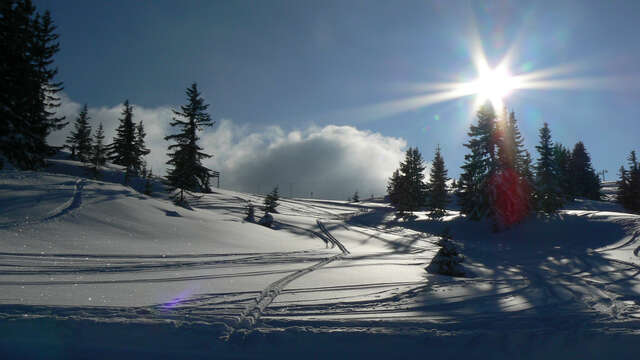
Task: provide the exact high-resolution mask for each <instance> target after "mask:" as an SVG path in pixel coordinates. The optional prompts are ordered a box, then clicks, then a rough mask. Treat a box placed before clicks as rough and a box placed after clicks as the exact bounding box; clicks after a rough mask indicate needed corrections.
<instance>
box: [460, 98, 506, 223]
mask: <svg viewBox="0 0 640 360" xmlns="http://www.w3.org/2000/svg"><path fill="white" fill-rule="evenodd" d="M477 118H478V124H477V125H471V127H470V130H469V132H468V135H469V138H470V139H469V141H468V142H467V143H466V144H464V146H465V147H466V148H468V149H469V151H470V153H468V154H466V155H465V156H464V160H465V161H464V164H463V165H462V174H461V175H460V180H459V182H458V189H459V191H458V198H459V201H460V206H461V212H462V213H463V214H465V215H467V216H468V217H469V219H471V220H480V219H482V218H485V217H487V216H488V215H490V202H489V196H488V195H489V194H488V185H489V178H490V176H491V175H492V174H493V173H494V172H495V170H496V168H497V161H496V151H495V150H496V149H495V143H494V136H495V119H496V114H495V111H494V109H493V106H492V105H491V103H489V102H487V103H485V104H484V105H483V106H482V107H481V108H480V109H479V110H478V112H477Z"/></svg>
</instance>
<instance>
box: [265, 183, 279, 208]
mask: <svg viewBox="0 0 640 360" xmlns="http://www.w3.org/2000/svg"><path fill="white" fill-rule="evenodd" d="M278 200H280V194H279V193H278V187H277V186H276V187H274V188H273V190H272V191H271V192H270V193H269V194H267V196H265V197H264V211H265V212H267V213H277V211H276V208H277V207H278V205H280V204H278Z"/></svg>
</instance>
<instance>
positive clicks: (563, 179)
mask: <svg viewBox="0 0 640 360" xmlns="http://www.w3.org/2000/svg"><path fill="white" fill-rule="evenodd" d="M570 164H571V152H570V151H569V149H567V148H566V147H564V146H563V145H562V144H559V143H556V144H555V145H554V146H553V166H554V168H555V170H556V174H557V178H556V180H557V183H558V186H559V187H560V191H561V193H562V194H563V196H564V198H566V199H568V200H573V198H574V196H575V194H574V192H573V190H572V189H573V187H572V186H571V181H572V179H571V178H572V175H573V173H572V171H571V167H570Z"/></svg>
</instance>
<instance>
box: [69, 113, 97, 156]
mask: <svg viewBox="0 0 640 360" xmlns="http://www.w3.org/2000/svg"><path fill="white" fill-rule="evenodd" d="M66 143H67V145H66V147H67V148H68V149H69V150H71V158H72V159H76V158H77V159H79V160H80V161H82V162H86V161H87V160H88V159H89V157H90V155H91V126H90V125H89V110H88V109H87V104H85V105H84V107H83V108H82V110H81V111H80V114H79V115H78V117H77V118H76V121H75V122H74V123H73V130H72V131H71V133H70V134H69V136H68V137H67V141H66ZM76 155H77V156H76Z"/></svg>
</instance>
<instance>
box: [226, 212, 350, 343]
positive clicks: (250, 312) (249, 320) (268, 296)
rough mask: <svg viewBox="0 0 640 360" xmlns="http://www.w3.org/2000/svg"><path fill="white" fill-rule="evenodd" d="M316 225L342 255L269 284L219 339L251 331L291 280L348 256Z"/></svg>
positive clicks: (319, 223)
mask: <svg viewBox="0 0 640 360" xmlns="http://www.w3.org/2000/svg"><path fill="white" fill-rule="evenodd" d="M318 225H319V226H320V229H321V230H322V232H323V233H324V235H325V236H326V237H327V239H328V240H329V241H330V242H332V243H334V244H335V245H336V246H338V247H339V248H340V250H342V254H338V255H334V256H331V257H329V258H326V259H324V260H322V261H320V262H317V263H315V264H313V265H311V266H309V267H307V268H304V269H300V270H298V271H296V272H294V273H292V274H289V275H287V276H285V277H283V278H282V279H279V280H277V281H274V282H273V283H271V284H269V286H267V287H266V288H265V289H264V290H262V292H261V293H260V296H258V297H257V298H256V299H255V300H254V303H253V304H252V305H251V306H249V307H247V308H246V309H245V310H244V311H243V312H242V313H241V314H240V317H239V318H238V322H237V324H236V326H235V327H230V328H228V331H227V332H226V333H225V334H224V335H223V336H221V339H223V340H229V339H230V338H231V336H232V335H233V334H234V333H235V332H236V331H237V330H240V329H251V328H252V327H254V326H255V324H256V322H257V321H258V319H259V318H260V316H262V313H263V312H264V309H266V308H267V307H268V306H269V305H270V304H271V303H272V302H273V300H275V298H276V297H277V296H278V295H280V292H282V290H283V289H284V287H285V286H287V285H288V284H289V283H291V282H292V281H293V280H296V279H298V278H300V277H302V276H304V275H306V274H308V273H310V272H312V271H315V270H317V269H319V268H321V267H322V266H325V265H327V264H329V263H331V262H332V261H335V260H338V259H341V258H342V257H344V256H345V255H347V254H349V250H347V248H346V247H344V245H342V243H340V241H338V240H337V239H336V238H335V237H333V235H331V233H329V231H328V230H327V228H326V227H325V226H324V225H323V224H322V223H321V222H320V220H318Z"/></svg>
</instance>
